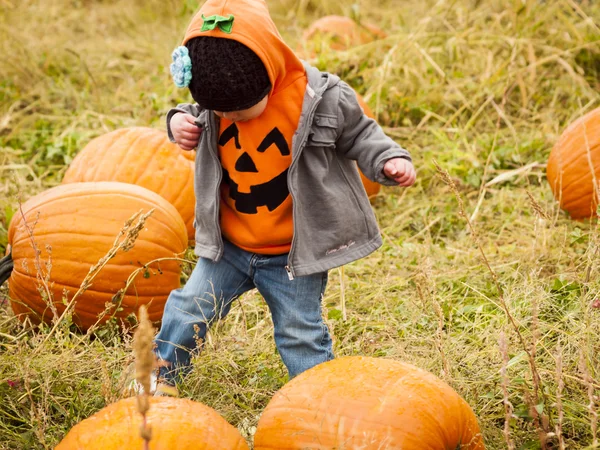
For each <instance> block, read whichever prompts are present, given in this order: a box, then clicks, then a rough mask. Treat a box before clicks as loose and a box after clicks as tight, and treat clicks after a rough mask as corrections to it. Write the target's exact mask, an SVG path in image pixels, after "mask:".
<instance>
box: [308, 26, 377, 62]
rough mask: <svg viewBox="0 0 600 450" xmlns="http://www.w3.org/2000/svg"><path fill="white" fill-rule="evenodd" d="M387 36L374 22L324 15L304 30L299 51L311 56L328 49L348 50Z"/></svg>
mask: <svg viewBox="0 0 600 450" xmlns="http://www.w3.org/2000/svg"><path fill="white" fill-rule="evenodd" d="M386 36H387V35H386V33H385V32H384V31H383V30H382V29H381V28H379V27H378V26H376V25H374V24H372V23H368V22H360V23H359V22H356V21H354V20H352V19H351V18H350V17H345V16H336V15H331V16H324V17H321V18H320V19H317V20H316V21H315V22H313V23H312V24H311V26H310V27H308V28H307V29H306V31H304V33H303V34H302V42H301V43H300V46H299V48H298V52H299V53H300V54H302V55H303V56H304V57H308V58H310V57H314V56H315V55H316V54H318V53H321V52H323V51H325V50H328V49H331V50H347V49H349V48H351V47H355V46H357V45H362V44H367V43H369V42H372V41H374V40H377V39H382V38H385V37H386Z"/></svg>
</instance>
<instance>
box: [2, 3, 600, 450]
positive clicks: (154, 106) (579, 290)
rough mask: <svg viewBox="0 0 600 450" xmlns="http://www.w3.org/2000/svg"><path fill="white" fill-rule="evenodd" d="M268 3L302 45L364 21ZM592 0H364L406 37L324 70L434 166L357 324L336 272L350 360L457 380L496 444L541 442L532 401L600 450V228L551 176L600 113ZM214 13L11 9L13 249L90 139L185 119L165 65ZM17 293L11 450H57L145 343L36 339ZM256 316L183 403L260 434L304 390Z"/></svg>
mask: <svg viewBox="0 0 600 450" xmlns="http://www.w3.org/2000/svg"><path fill="white" fill-rule="evenodd" d="M268 3H269V7H270V9H271V12H272V15H273V18H274V20H275V21H276V23H277V25H278V26H279V28H280V31H281V33H282V35H283V36H284V37H285V39H286V40H287V41H288V42H289V44H290V45H291V46H292V47H294V48H295V47H296V44H297V43H298V40H299V38H300V36H301V34H302V30H303V29H304V28H305V27H307V26H308V25H309V24H310V22H311V21H312V20H313V19H314V18H315V17H318V16H321V15H325V14H331V13H336V14H339V13H341V14H350V13H351V11H353V8H352V6H353V4H352V3H351V2H350V1H349V0H342V1H339V2H325V1H320V0H269V2H268ZM595 3H596V2H592V1H589V0H588V1H582V2H577V1H575V0H553V1H550V0H549V1H546V2H542V1H539V2H538V1H533V0H523V1H522V0H497V1H491V0H452V1H442V0H440V1H437V2H435V1H431V0H402V1H399V0H373V1H369V2H367V1H366V0H363V1H361V2H357V3H356V5H357V6H358V7H359V8H358V11H359V13H360V17H361V18H362V20H367V21H370V22H375V23H377V24H379V25H380V26H381V27H382V28H384V29H385V30H386V31H387V33H388V37H387V38H386V39H384V40H380V41H377V42H375V43H371V44H366V45H363V46H360V47H356V48H353V49H351V50H349V51H346V52H340V53H337V54H334V53H327V54H323V55H320V56H319V57H318V59H317V60H316V61H314V63H315V64H316V65H317V66H318V67H320V68H322V69H327V70H329V71H331V72H335V73H337V74H339V75H341V76H342V77H343V78H344V79H346V80H347V81H348V82H349V83H351V84H352V85H353V86H354V87H355V88H356V89H357V91H358V92H360V93H361V94H362V95H363V96H364V97H365V99H366V100H367V102H368V103H369V104H370V106H371V107H372V109H373V110H374V111H375V112H376V113H377V115H378V118H379V121H380V123H381V124H382V125H383V126H384V128H385V130H386V131H387V132H388V133H389V135H390V136H392V137H394V138H395V139H396V140H397V141H398V142H399V143H401V144H402V145H403V146H405V147H406V148H408V149H409V150H410V151H411V152H412V154H413V157H414V160H415V165H416V167H417V169H418V173H419V177H418V181H417V184H416V185H415V186H414V187H412V188H410V189H406V190H404V189H400V188H384V189H383V190H382V193H381V195H379V196H378V197H377V199H376V201H375V204H374V208H375V211H376V214H377V216H378V219H379V223H380V226H381V230H382V232H383V236H384V245H383V247H382V248H381V249H380V250H379V251H378V252H376V253H375V254H373V255H371V256H369V257H368V258H365V259H363V260H361V261H358V262H355V263H353V264H350V265H348V266H346V267H345V268H344V275H343V283H344V286H345V300H346V307H347V319H346V320H343V318H342V310H341V295H340V294H341V290H340V286H341V277H340V272H339V271H338V270H333V271H332V272H331V274H330V284H329V287H328V290H327V292H326V296H325V305H326V313H327V317H328V322H329V325H330V327H331V329H332V332H333V335H334V338H335V351H336V354H337V355H352V354H361V355H373V356H380V357H389V358H395V359H400V360H403V361H406V362H410V363H412V364H415V365H417V366H419V367H421V368H424V369H427V370H429V371H431V372H432V373H434V374H436V375H438V376H440V377H441V378H442V379H444V380H445V381H447V382H448V383H449V384H450V385H451V386H452V387H453V388H454V389H456V391H457V392H459V393H460V394H461V395H462V396H463V397H464V398H465V399H466V400H467V402H468V403H469V404H470V405H471V407H472V408H473V410H474V411H475V413H476V415H477V416H478V418H479V421H480V424H481V426H482V429H483V432H484V435H485V441H486V444H487V447H488V448H490V449H504V448H508V447H509V446H510V445H514V448H522V449H529V448H532V449H535V448H542V447H541V443H540V438H539V433H538V432H537V431H536V426H535V420H534V416H535V413H534V412H533V409H532V407H536V408H537V410H538V411H539V413H541V414H542V415H544V416H545V417H547V418H548V425H547V426H546V431H548V432H555V431H556V427H558V426H560V427H561V429H562V439H563V440H564V443H565V444H566V445H567V446H568V448H582V449H583V448H597V447H598V444H597V441H596V439H595V436H594V434H596V428H597V426H596V417H597V416H596V414H597V410H598V403H599V402H598V398H597V397H596V396H597V395H598V393H599V391H598V389H600V362H599V360H598V357H597V355H598V352H599V351H600V340H599V337H600V336H599V335H600V333H599V332H598V329H599V326H600V309H599V308H597V307H596V305H595V303H594V302H595V300H596V298H597V296H598V290H599V289H600V283H599V282H598V269H599V267H598V258H597V253H598V247H599V245H600V233H599V232H598V231H599V230H598V227H597V225H596V224H590V223H588V222H574V221H571V220H570V219H569V218H568V216H567V215H566V214H565V213H563V212H561V211H560V210H559V209H558V207H557V204H556V202H555V200H554V198H553V196H552V193H551V191H550V189H549V186H548V184H547V182H546V179H545V171H544V164H545V162H546V160H547V157H548V154H549V151H550V149H551V147H552V145H553V144H554V142H555V141H556V140H557V138H558V136H559V135H560V133H561V131H562V130H563V129H564V128H565V127H566V125H567V124H568V123H569V122H571V121H572V120H574V119H576V118H578V117H580V116H581V115H583V114H584V113H586V112H588V111H590V110H592V109H593V108H595V107H598V106H600V94H599V92H600V5H597V4H595ZM356 5H355V6H356ZM196 6H197V3H196V2H192V1H185V2H174V1H172V2H169V1H167V2H158V1H155V0H149V1H144V2H142V1H137V0H129V1H125V0H96V1H91V0H82V1H75V0H70V1H69V0H57V1H54V2H49V3H48V4H45V3H44V4H41V3H40V2H32V1H28V0H24V1H21V2H16V1H13V0H4V1H0V49H1V52H2V55H3V58H2V61H1V62H0V174H1V183H0V192H1V195H0V250H1V251H3V250H4V248H5V247H6V244H7V229H8V224H9V222H10V218H11V217H12V215H13V214H14V212H15V211H16V209H17V208H18V203H19V202H20V201H24V200H26V199H27V198H28V197H30V196H32V195H34V194H36V193H38V192H41V191H42V190H44V189H46V188H49V187H51V186H54V185H56V184H58V183H60V180H61V179H62V176H63V175H64V171H65V169H66V167H67V165H68V163H69V162H70V161H71V160H72V158H73V157H74V156H75V155H76V154H77V152H78V151H79V150H80V149H81V148H82V147H83V146H84V145H85V144H86V143H87V142H88V141H89V140H90V139H92V138H93V137H95V136H98V135H100V134H103V133H105V132H108V131H111V130H114V129H117V128H120V127H126V126H134V125H139V126H151V127H159V128H163V127H164V116H165V113H166V111H167V110H168V109H169V108H170V107H171V106H173V105H175V104H176V103H178V102H180V101H189V98H188V96H187V94H186V93H185V92H184V91H183V90H177V89H176V88H175V87H174V86H173V84H172V81H171V80H170V77H169V74H168V64H169V63H170V52H171V50H172V49H173V48H174V47H175V46H176V45H178V44H179V42H180V40H181V37H182V35H183V32H184V30H185V27H186V26H187V23H188V21H189V19H190V18H191V15H192V14H193V12H194V10H195V8H196ZM355 10H356V8H354V11H355ZM435 162H437V164H438V165H439V166H440V167H441V169H442V170H443V171H446V172H447V173H448V174H449V179H450V180H452V182H453V185H450V186H449V185H448V184H447V183H446V182H445V181H444V179H443V176H442V174H440V173H439V172H438V171H437V169H436V167H435ZM533 163H536V164H533ZM528 165H530V166H529V167H528V168H526V169H524V170H521V171H517V172H515V173H514V175H513V176H511V177H508V178H505V179H502V178H496V177H498V176H499V175H501V174H505V173H507V172H508V171H511V170H515V169H519V168H523V167H525V166H528ZM446 181H448V179H447V180H446ZM457 196H458V197H459V198H460V199H461V202H462V203H463V204H464V207H463V208H464V214H461V212H463V210H461V206H460V204H459V202H458V201H457ZM467 218H468V219H469V222H470V223H471V225H472V227H470V226H469V223H468V221H467V220H466V219H467ZM484 256H485V259H484ZM486 260H487V263H486ZM188 270H189V269H188ZM1 294H2V299H3V300H2V301H3V305H2V307H1V308H0V352H1V358H0V404H1V405H2V408H0V448H2V449H24V448H28V449H29V448H31V449H49V448H53V447H54V446H55V445H56V444H57V443H58V442H59V441H60V440H61V439H62V437H63V436H64V435H65V433H66V432H67V431H68V430H69V429H70V428H71V427H72V426H73V425H74V424H75V423H77V422H78V421H80V420H82V419H84V418H85V417H88V416H89V415H91V414H92V413H93V412H95V411H97V410H99V409H100V408H102V407H103V406H104V405H105V404H107V403H108V402H111V401H114V400H116V399H117V398H119V396H120V392H121V388H122V384H123V382H124V375H123V371H124V370H125V368H126V367H127V365H128V364H129V363H130V362H131V358H132V356H131V340H130V338H129V335H128V334H123V333H121V332H120V330H119V329H118V327H116V326H114V325H109V326H106V327H104V328H102V329H100V330H98V331H97V332H96V333H95V334H93V335H84V334H79V333H76V332H74V331H72V330H71V329H70V328H69V324H68V323H64V324H59V325H58V326H57V327H56V329H55V330H54V331H53V332H52V333H50V327H48V328H42V329H39V330H34V329H32V328H31V327H29V326H27V325H23V324H21V323H20V322H18V321H17V320H16V319H15V318H14V316H13V315H12V312H11V310H10V307H9V303H8V300H7V295H8V293H7V290H6V288H5V287H4V288H3V290H2V291H1ZM242 304H243V310H242V308H240V306H239V305H236V306H235V307H234V308H233V310H232V312H231V313H230V316H229V317H228V318H227V320H226V321H224V322H222V323H220V324H219V325H218V326H217V327H216V328H215V329H214V330H213V332H212V339H211V340H210V341H209V342H208V344H207V349H206V351H205V352H204V353H203V354H202V355H201V356H199V357H198V358H197V360H196V364H195V366H194V371H193V373H192V374H191V376H190V377H189V379H188V380H187V382H186V385H185V386H184V395H185V396H187V397H190V398H193V399H195V400H198V401H201V402H204V403H206V404H207V405H209V406H211V407H213V408H215V409H216V410H217V411H219V412H220V413H221V414H222V415H223V416H224V417H225V418H226V419H227V420H229V421H230V422H231V423H233V424H234V425H236V426H238V427H239V428H240V430H242V431H243V432H244V433H246V435H247V436H248V435H249V434H248V433H250V434H251V432H252V427H254V426H255V425H256V422H257V420H258V416H259V415H260V412H261V411H262V409H263V408H264V407H265V405H266V404H267V402H268V401H269V399H270V398H271V396H272V395H273V393H274V392H275V391H276V390H277V389H278V388H279V387H281V386H282V384H283V383H284V382H285V379H286V378H285V370H284V368H283V366H282V363H281V362H280V360H279V357H278V356H277V354H276V353H275V348H274V344H273V341H272V337H271V334H272V324H271V322H270V317H269V314H268V311H267V308H266V306H265V304H264V302H262V300H261V299H260V297H259V296H258V295H257V294H256V293H249V294H248V295H246V296H244V297H243V299H242ZM519 336H520V337H519ZM528 354H529V355H532V356H533V358H532V360H533V363H530V362H529V361H528V357H527V355H528ZM532 366H533V368H534V370H533V371H532ZM99 368H101V370H99ZM535 373H537V374H539V382H537V383H536V382H535V381H534V376H533V374H535ZM536 387H537V388H536ZM590 392H591V394H592V395H593V396H594V397H592V398H593V401H592V402H590V397H589V395H590V394H589V393H590ZM535 398H537V399H538V400H537V401H535V400H534V399H535ZM505 400H507V401H509V402H510V404H511V408H512V414H511V415H510V419H509V420H508V422H507V421H506V410H505V403H504V402H505ZM506 424H507V428H506V431H505V425H506ZM548 442H549V444H548V447H547V448H560V446H559V444H560V443H559V439H558V438H557V437H556V436H552V435H549V436H548Z"/></svg>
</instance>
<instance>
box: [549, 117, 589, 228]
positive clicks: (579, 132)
mask: <svg viewBox="0 0 600 450" xmlns="http://www.w3.org/2000/svg"><path fill="white" fill-rule="evenodd" d="M546 176H547V178H548V182H549V183H550V187H551V188H552V192H553V193H554V197H555V198H556V199H557V200H558V201H559V202H560V207H561V208H562V209H564V210H565V211H567V212H568V213H569V214H570V215H571V217H572V218H573V219H584V218H588V217H592V216H594V215H595V214H596V208H597V207H598V195H599V189H600V108H597V109H595V110H593V111H591V112H589V113H588V114H586V115H585V116H583V117H581V118H579V119H577V120H575V121H574V122H573V123H572V124H571V125H569V126H568V127H567V129H566V130H564V132H563V133H562V135H561V136H560V138H559V140H558V142H557V143H556V145H555V146H554V148H553V149H552V151H551V152H550V157H549V159H548V165H547V168H546Z"/></svg>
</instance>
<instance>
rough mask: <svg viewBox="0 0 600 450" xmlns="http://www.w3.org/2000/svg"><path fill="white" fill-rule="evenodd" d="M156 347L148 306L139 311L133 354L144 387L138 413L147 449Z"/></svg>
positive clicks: (148, 444) (150, 430)
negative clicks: (148, 419) (148, 418)
mask: <svg viewBox="0 0 600 450" xmlns="http://www.w3.org/2000/svg"><path fill="white" fill-rule="evenodd" d="M153 345H154V327H152V323H151V322H150V319H149V318H148V311H147V310H146V306H144V305H142V306H140V309H139V325H138V327H137V329H136V330H135V333H134V335H133V354H134V357H135V378H136V380H137V381H138V383H139V384H140V385H141V386H142V388H143V392H141V393H140V394H138V396H137V405H138V411H139V412H140V414H141V415H142V417H143V420H142V425H141V427H140V435H141V437H142V439H144V445H145V449H146V450H147V449H148V448H149V446H150V440H151V439H152V428H151V427H150V426H149V425H148V423H147V421H146V413H147V412H148V410H149V409H150V401H149V396H150V387H151V377H152V372H153V371H154V368H155V366H156V358H155V356H154V352H153V351H152V348H153Z"/></svg>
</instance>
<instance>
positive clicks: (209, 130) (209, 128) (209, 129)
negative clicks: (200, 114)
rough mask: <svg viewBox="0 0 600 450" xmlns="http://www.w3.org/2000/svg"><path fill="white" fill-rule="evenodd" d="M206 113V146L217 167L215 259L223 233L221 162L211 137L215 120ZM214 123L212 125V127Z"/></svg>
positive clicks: (217, 258)
mask: <svg viewBox="0 0 600 450" xmlns="http://www.w3.org/2000/svg"><path fill="white" fill-rule="evenodd" d="M206 114H209V115H210V116H209V118H208V120H207V121H206V132H207V133H208V135H207V139H208V142H209V146H208V148H209V149H210V154H211V155H212V156H213V158H214V160H215V167H216V168H217V183H216V189H215V190H216V192H215V198H216V199H217V201H216V202H215V203H216V211H215V216H214V221H215V229H216V230H217V236H218V237H219V239H220V242H221V244H220V246H219V252H218V253H217V257H216V258H215V260H216V261H218V260H220V259H221V257H222V256H223V235H222V234H221V224H220V223H219V208H220V205H221V202H220V201H219V190H220V188H221V181H222V179H223V170H219V169H220V168H221V162H220V161H219V156H218V150H216V149H215V146H214V142H213V138H212V132H213V129H214V128H216V121H215V118H214V115H213V113H212V112H211V111H207V112H206ZM213 125H214V127H213Z"/></svg>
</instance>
